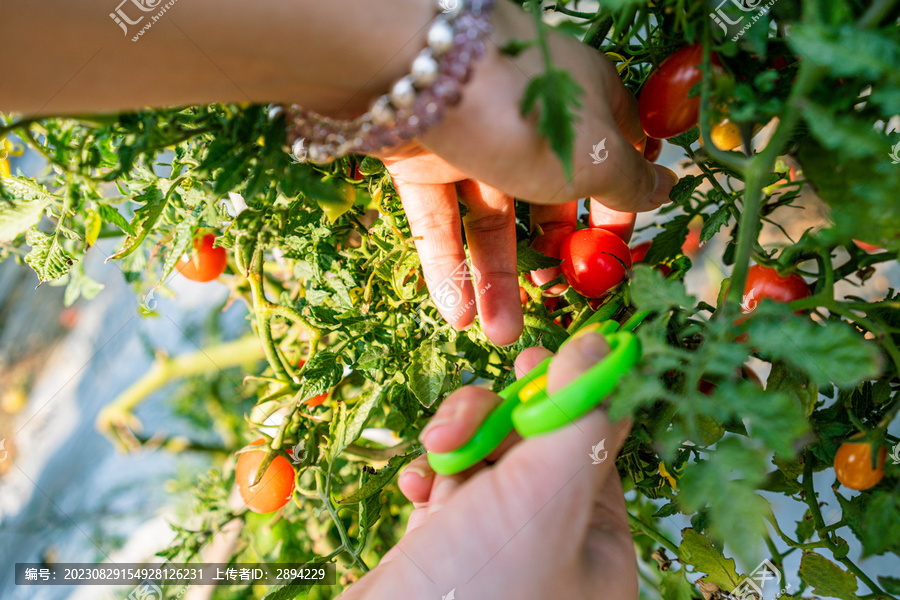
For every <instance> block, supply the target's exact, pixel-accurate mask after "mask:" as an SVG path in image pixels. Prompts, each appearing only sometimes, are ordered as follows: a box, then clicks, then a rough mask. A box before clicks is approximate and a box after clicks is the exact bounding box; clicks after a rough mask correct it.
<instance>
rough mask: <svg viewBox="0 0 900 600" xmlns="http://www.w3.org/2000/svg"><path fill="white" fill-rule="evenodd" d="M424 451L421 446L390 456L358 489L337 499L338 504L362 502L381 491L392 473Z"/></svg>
mask: <svg viewBox="0 0 900 600" xmlns="http://www.w3.org/2000/svg"><path fill="white" fill-rule="evenodd" d="M424 452H425V451H424V450H423V449H421V448H419V449H418V450H413V451H412V452H407V453H406V454H398V455H396V456H392V457H391V458H390V460H388V464H387V465H385V466H384V467H382V468H380V469H378V470H377V471H375V472H374V473H372V474H371V476H369V477H367V478H366V479H367V480H366V482H365V483H364V484H363V485H362V486H360V488H359V489H358V490H356V491H355V492H353V493H352V494H350V495H349V496H346V497H345V498H342V499H340V500H338V504H355V503H357V502H362V501H363V500H366V499H367V498H370V497H371V496H373V495H374V494H377V493H378V492H379V491H381V488H383V487H384V486H385V485H387V484H388V483H389V482H390V481H391V480H392V479H393V478H394V475H396V474H397V472H398V471H400V469H402V468H403V466H404V465H406V463H408V462H409V461H411V460H412V459H414V458H415V457H417V456H420V455H422V454H423V453H424Z"/></svg>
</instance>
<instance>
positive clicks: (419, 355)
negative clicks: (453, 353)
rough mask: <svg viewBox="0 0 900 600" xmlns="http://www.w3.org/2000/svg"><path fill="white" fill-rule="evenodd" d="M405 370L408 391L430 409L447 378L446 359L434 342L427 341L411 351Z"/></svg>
mask: <svg viewBox="0 0 900 600" xmlns="http://www.w3.org/2000/svg"><path fill="white" fill-rule="evenodd" d="M410 359H411V360H410V364H409V366H408V367H407V368H406V374H407V376H408V377H409V389H410V390H412V393H413V394H415V396H416V398H417V399H418V400H419V402H421V403H422V405H423V406H426V407H430V406H431V405H432V404H434V401H435V400H437V398H438V396H439V395H440V394H441V390H442V389H443V387H444V379H445V378H446V376H447V359H446V358H444V355H443V353H442V352H441V349H440V347H439V346H438V345H437V343H436V342H435V341H434V340H431V339H429V340H427V341H425V342H424V343H423V344H422V345H421V346H419V347H418V348H416V349H415V350H413V352H412V354H411V355H410Z"/></svg>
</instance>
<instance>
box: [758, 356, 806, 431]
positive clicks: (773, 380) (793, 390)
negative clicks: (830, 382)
mask: <svg viewBox="0 0 900 600" xmlns="http://www.w3.org/2000/svg"><path fill="white" fill-rule="evenodd" d="M766 391H767V392H770V393H771V392H781V393H783V394H785V395H786V396H787V397H789V398H790V399H791V400H793V401H794V402H795V403H796V404H797V406H799V407H801V408H802V410H803V414H804V415H805V416H806V417H809V416H810V415H811V414H812V413H813V411H814V410H815V408H816V402H817V401H818V399H819V386H817V385H816V384H815V383H813V382H811V381H810V380H809V378H808V377H807V376H806V375H804V374H803V373H802V372H801V371H799V370H797V369H795V368H794V367H791V366H790V365H788V364H787V363H785V362H784V361H781V360H776V361H774V362H773V363H772V370H771V371H769V379H768V380H767V381H766Z"/></svg>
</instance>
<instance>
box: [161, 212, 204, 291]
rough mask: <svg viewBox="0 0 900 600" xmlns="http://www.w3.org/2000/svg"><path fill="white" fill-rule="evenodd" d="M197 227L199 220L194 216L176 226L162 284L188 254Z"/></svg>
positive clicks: (164, 267)
mask: <svg viewBox="0 0 900 600" xmlns="http://www.w3.org/2000/svg"><path fill="white" fill-rule="evenodd" d="M196 225H197V219H196V218H195V217H193V216H189V217H187V218H185V219H184V220H183V221H181V222H180V223H178V225H176V226H175V230H174V232H173V239H172V246H171V247H170V248H169V252H168V253H167V254H166V260H165V262H164V263H163V268H162V274H161V275H160V278H159V282H160V284H162V283H164V282H165V281H166V279H168V278H169V275H170V274H171V273H172V271H173V270H174V269H175V266H176V265H177V264H178V261H180V260H181V257H182V256H184V255H185V253H187V252H188V251H189V250H190V248H191V246H192V245H193V241H194V228H195V227H196Z"/></svg>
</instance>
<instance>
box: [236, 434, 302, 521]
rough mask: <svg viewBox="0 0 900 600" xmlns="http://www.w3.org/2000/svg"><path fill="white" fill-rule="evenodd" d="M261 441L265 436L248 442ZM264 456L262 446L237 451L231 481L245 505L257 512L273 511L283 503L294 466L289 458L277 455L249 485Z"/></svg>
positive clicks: (291, 489) (290, 491)
mask: <svg viewBox="0 0 900 600" xmlns="http://www.w3.org/2000/svg"><path fill="white" fill-rule="evenodd" d="M264 443H265V440H264V439H263V438H259V439H258V440H256V441H255V442H253V443H252V444H250V445H251V446H259V445H260V444H264ZM265 457H266V453H265V451H264V450H253V451H250V452H242V453H241V454H240V455H238V461H237V468H236V469H235V473H234V481H235V483H236V484H237V486H238V490H239V491H240V492H241V498H243V499H244V502H245V503H246V504H247V508H249V509H250V510H252V511H253V512H255V513H260V514H265V513H270V512H275V511H276V510H278V509H279V508H281V507H283V506H284V505H285V504H287V503H288V502H289V501H290V499H291V494H293V492H294V468H293V467H292V466H291V463H290V461H289V460H288V459H287V458H285V457H284V456H281V455H278V456H276V457H275V458H274V460H272V462H271V463H269V466H268V468H266V472H265V473H264V474H263V476H262V479H260V480H259V483H257V484H256V485H251V484H252V483H253V480H254V479H256V474H257V471H259V467H260V465H262V461H263V459H264V458H265Z"/></svg>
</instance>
